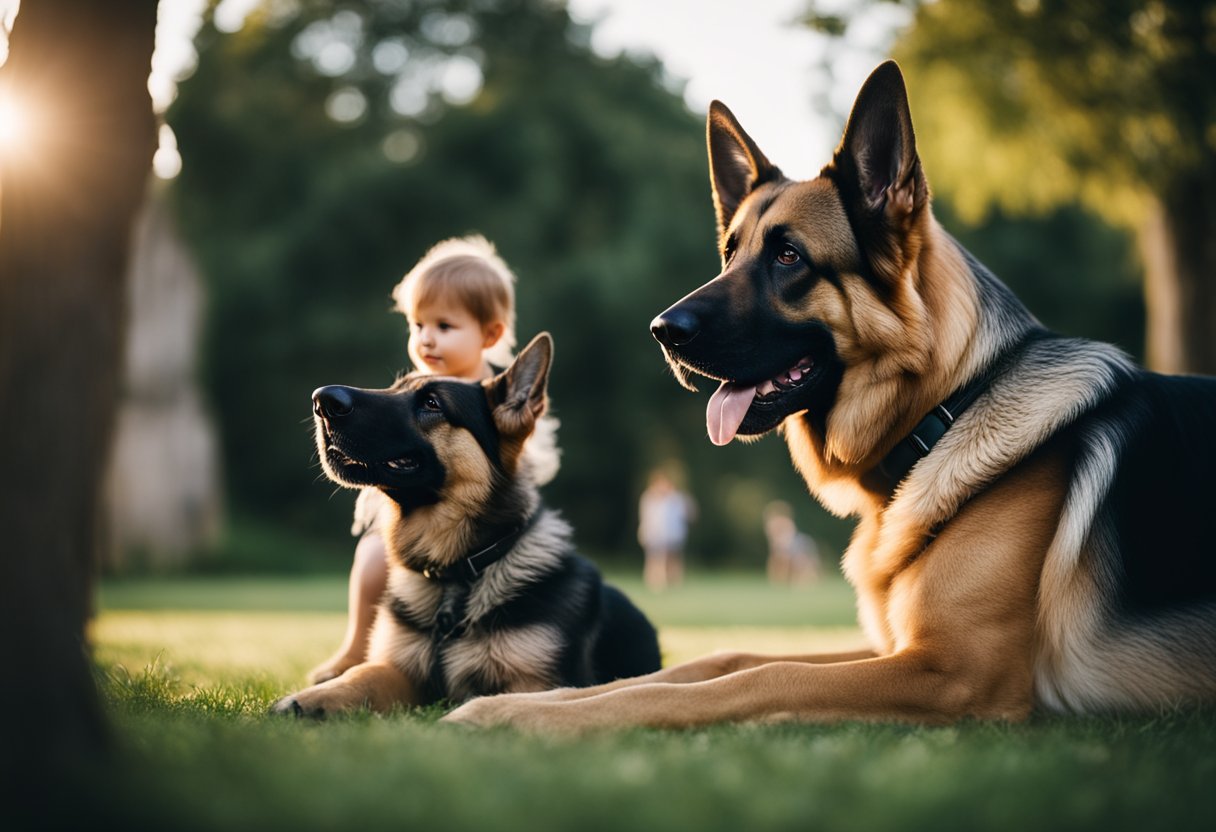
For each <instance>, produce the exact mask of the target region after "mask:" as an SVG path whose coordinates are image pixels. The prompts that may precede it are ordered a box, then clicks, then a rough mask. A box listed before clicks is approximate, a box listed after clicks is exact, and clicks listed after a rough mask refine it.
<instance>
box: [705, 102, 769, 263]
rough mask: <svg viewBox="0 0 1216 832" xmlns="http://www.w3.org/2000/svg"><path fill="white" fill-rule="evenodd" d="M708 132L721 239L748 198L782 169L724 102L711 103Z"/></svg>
mask: <svg viewBox="0 0 1216 832" xmlns="http://www.w3.org/2000/svg"><path fill="white" fill-rule="evenodd" d="M705 132H706V142H707V144H708V145H709V181H710V183H711V185H712V186H713V192H714V211H715V212H716V213H717V217H718V239H719V240H721V239H722V235H723V234H725V233H726V229H727V228H729V227H730V221H731V218H732V217H733V216H734V215H735V211H737V210H739V204H740V203H741V202H743V200H744V198H746V197H747V195H748V194H750V193H751V192H752V191H754V190H755V189H756V188H757V187H759V186H760V185H761V184H763V183H765V182H768V181H771V180H774V179H779V178H780V177H781V171H780V170H779V169H778V168H776V167H774V166H773V164H772V163H771V162H769V160H768V159H767V158H765V156H764V154H763V153H761V152H760V148H758V147H756V143H755V142H754V141H752V137H751V136H749V135H747V133H746V132H744V130H743V128H742V127H740V126H739V121H738V120H737V119H736V118H735V116H734V114H733V113H732V112H731V111H730V110H728V109H727V108H726V105H725V104H723V103H722V102H721V101H712V102H710V105H709V116H708V117H707V118H706V123H705Z"/></svg>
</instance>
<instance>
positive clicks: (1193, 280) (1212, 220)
mask: <svg viewBox="0 0 1216 832" xmlns="http://www.w3.org/2000/svg"><path fill="white" fill-rule="evenodd" d="M1140 249H1141V254H1142V256H1143V258H1144V267H1145V301H1146V305H1147V308H1148V326H1147V331H1146V340H1147V353H1148V356H1147V362H1148V365H1149V367H1150V368H1152V369H1154V370H1157V371H1159V372H1163V373H1202V374H1204V375H1216V171H1212V172H1208V173H1207V175H1202V174H1200V175H1196V176H1193V177H1190V178H1188V179H1186V180H1184V181H1181V182H1176V183H1174V185H1173V186H1171V187H1169V188H1167V189H1166V190H1165V193H1163V194H1161V195H1160V197H1159V198H1158V200H1157V201H1156V202H1155V204H1154V205H1153V206H1152V207H1151V209H1150V210H1149V213H1148V216H1147V217H1146V219H1145V222H1144V225H1143V227H1142V229H1141V233H1140Z"/></svg>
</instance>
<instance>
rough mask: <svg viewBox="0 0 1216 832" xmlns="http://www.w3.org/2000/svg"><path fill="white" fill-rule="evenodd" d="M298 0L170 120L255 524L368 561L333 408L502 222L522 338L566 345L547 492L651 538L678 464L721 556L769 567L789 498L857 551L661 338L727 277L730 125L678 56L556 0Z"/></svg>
mask: <svg viewBox="0 0 1216 832" xmlns="http://www.w3.org/2000/svg"><path fill="white" fill-rule="evenodd" d="M283 8H284V7H282V6H275V5H271V6H268V7H267V8H266V10H264V11H261V12H259V13H257V14H255V16H253V17H252V18H251V19H249V20H248V21H247V22H246V24H245V27H244V29H242V30H241V31H240V32H239V33H234V34H228V33H224V32H220V31H217V30H216V29H215V28H214V27H213V26H211V25H205V26H204V29H203V30H202V32H201V33H200V35H199V37H198V39H197V47H198V50H199V62H198V69H197V71H196V72H195V73H194V75H193V76H192V77H191V78H189V79H188V80H186V81H185V82H183V83H182V85H181V91H180V94H179V97H178V99H177V102H176V103H175V105H174V107H173V108H172V110H171V111H170V113H169V120H170V123H171V124H172V126H173V128H174V130H175V131H176V133H177V135H178V142H179V146H180V149H181V153H182V157H183V163H184V167H183V170H182V173H181V176H180V177H179V178H178V180H176V183H175V187H174V190H175V194H176V199H177V203H178V205H179V208H180V212H181V217H182V221H183V227H184V229H185V230H186V232H187V234H188V236H189V237H190V239H191V240H192V241H193V242H194V245H195V247H196V249H197V251H198V253H199V256H200V262H201V265H202V267H203V270H204V272H205V274H206V278H207V282H208V285H209V287H210V289H211V292H212V295H211V302H210V312H211V316H210V324H209V335H208V343H207V346H206V355H207V359H206V360H207V374H208V384H209V388H210V391H211V398H212V401H213V403H214V407H215V409H216V412H217V414H218V416H219V419H220V425H221V434H222V436H223V442H224V448H225V453H224V456H225V469H226V471H227V473H228V477H229V481H228V484H227V488H226V491H227V493H228V494H229V495H230V498H231V503H232V511H233V515H234V516H235V517H236V520H237V523H238V526H239V525H240V524H242V523H245V524H247V523H248V522H249V521H250V519H251V518H252V519H253V520H254V522H255V523H256V524H261V523H263V522H265V521H270V522H271V523H272V524H276V525H278V526H280V527H287V528H292V529H296V530H307V531H308V532H309V533H310V534H314V535H319V536H322V537H325V538H326V539H328V540H329V541H332V543H333V544H334V546H333V555H334V559H333V561H332V562H333V563H334V564H335V565H337V564H340V563H341V562H342V558H343V557H344V556H348V555H349V538H346V539H345V540H346V542H342V540H341V539H340V538H339V537H338V536H339V535H343V534H344V533H345V529H346V527H347V526H348V524H349V512H350V505H351V500H350V497H349V495H345V494H344V495H342V496H341V497H339V498H336V499H332V500H330V499H327V496H328V495H329V494H331V492H332V491H333V489H332V486H331V485H329V484H328V483H325V482H318V481H316V475H317V473H318V469H317V467H316V465H315V459H314V457H313V453H312V438H311V423H310V419H309V398H308V397H309V393H310V392H311V391H312V389H313V388H315V387H317V386H318V385H320V384H325V383H331V382H337V381H341V382H346V383H354V384H360V385H365V386H383V385H385V384H387V383H389V382H390V381H391V380H392V378H393V375H394V373H395V372H397V371H398V370H400V369H402V368H404V367H405V365H406V358H405V336H406V328H405V325H404V320H403V319H402V318H401V317H400V316H398V315H393V314H389V311H388V310H389V307H390V301H389V296H388V293H389V290H390V288H391V287H392V285H393V284H394V283H395V282H396V281H397V280H398V279H399V278H400V277H401V275H402V274H403V273H404V272H405V270H406V269H407V268H409V266H410V265H412V264H413V262H414V261H415V260H417V258H418V257H419V256H420V255H421V254H422V253H423V252H424V251H425V250H426V248H427V247H428V246H429V245H431V244H432V243H433V242H435V241H436V240H438V239H441V238H443V237H446V236H450V235H453V234H462V233H467V232H469V231H479V232H481V233H484V234H486V235H487V236H488V237H489V238H490V239H492V240H494V241H495V242H496V243H497V244H498V246H499V249H500V251H501V252H502V253H503V255H504V257H505V258H506V260H507V261H508V262H509V263H510V264H511V265H512V266H513V267H514V269H515V270H516V271H517V273H518V275H519V293H518V297H519V335H520V338H521V339H522V340H526V339H527V338H529V337H530V336H531V335H532V334H534V333H535V332H537V331H538V330H541V329H547V330H550V331H551V332H553V334H554V336H555V339H556V344H557V353H556V361H555V365H554V375H553V380H552V394H553V396H552V398H553V402H554V404H555V408H556V414H557V416H558V417H559V418H560V419H561V420H562V428H561V431H560V434H559V441H560V443H561V446H562V448H563V453H564V456H563V467H562V472H561V474H560V475H559V476H558V478H557V480H556V481H555V482H554V484H553V485H552V486H551V487H550V488H549V490H548V491H549V494H548V496H549V499H550V502H551V503H553V504H555V505H556V506H557V507H559V508H561V509H562V510H563V511H564V512H565V513H566V514H567V515H568V516H569V517H570V519H571V520H572V521H573V522H574V525H575V527H576V528H577V529H578V532H579V540H580V541H581V542H582V543H583V545H585V546H589V547H590V548H591V549H592V550H593V551H595V552H600V553H603V552H627V551H637V543H636V539H635V529H636V505H637V503H636V501H637V496H638V494H639V493H640V491H641V488H642V486H643V485H644V483H645V480H646V476H647V472H648V468H649V467H650V466H651V465H654V464H657V463H661V462H663V461H665V460H667V459H669V458H674V459H678V460H679V461H680V463H681V464H682V466H683V468H684V472H685V474H686V476H687V480H688V485H689V486H690V487H691V489H692V490H693V492H694V493H695V495H696V498H697V500H698V501H699V502H700V503H701V505H702V507H703V509H704V511H703V513H702V517H703V520H702V521H701V522H700V523H699V524H698V525H697V527H696V528H695V529H694V538H693V540H692V542H691V544H690V551H692V552H694V553H695V554H696V555H698V556H703V557H707V558H709V559H711V560H719V561H721V560H724V559H728V558H732V559H736V560H738V561H740V562H744V561H747V560H748V559H749V557H750V558H751V559H752V561H753V562H754V563H756V564H759V563H761V562H762V552H763V551H764V549H763V537H762V533H761V529H760V523H759V519H758V518H759V517H760V511H761V508H762V507H763V504H764V502H765V501H766V500H768V499H772V498H774V497H778V496H781V497H785V498H786V499H788V500H790V501H791V502H794V503H797V504H798V505H799V510H800V512H801V513H802V516H800V522H802V523H803V526H804V527H807V526H810V527H812V528H813V529H814V530H815V531H816V533H817V534H819V535H820V536H821V537H823V536H827V537H828V539H829V540H830V541H831V542H832V543H833V544H834V545H836V546H838V545H839V544H841V543H843V540H844V537H845V535H846V534H847V531H845V528H846V527H844V526H843V525H841V524H834V523H833V522H832V521H831V520H829V519H828V518H826V516H825V515H823V513H822V512H820V511H818V510H817V509H816V508H814V507H812V505H811V501H809V500H807V499H805V498H804V497H803V496H802V495H804V494H805V488H804V486H803V485H802V484H801V482H800V481H799V480H798V478H797V475H796V474H795V473H794V472H793V470H792V467H791V466H790V464H789V461H788V457H787V455H786V452H785V448H784V446H783V444H782V443H781V442H780V441H779V440H778V439H776V438H775V437H773V438H770V439H766V440H764V441H762V442H761V443H759V445H758V446H757V447H746V448H745V447H731V448H725V449H715V448H713V447H712V446H711V445H710V444H709V443H708V442H707V441H706V440H705V437H704V428H703V425H704V407H705V398H706V396H707V395H708V391H706V393H705V394H704V395H702V396H692V395H689V394H688V393H686V392H684V391H682V390H680V389H679V387H678V386H677V385H676V384H675V383H674V382H673V381H672V380H671V378H670V376H669V373H668V372H667V371H666V369H665V367H664V365H663V362H662V359H661V357H660V354H659V350H658V348H657V346H656V345H655V344H654V342H653V339H652V338H651V337H650V334H649V331H648V326H649V322H650V319H651V318H652V317H653V316H654V315H656V314H657V313H658V312H660V311H662V310H663V309H664V308H665V307H666V306H667V305H669V304H670V303H672V302H674V301H675V300H676V299H678V298H679V297H680V296H681V295H683V294H684V293H686V292H688V291H691V290H692V289H693V288H694V287H695V286H697V285H699V284H700V283H702V282H703V281H704V280H706V279H708V278H709V277H712V276H713V275H714V274H716V273H717V270H718V263H717V258H716V255H715V250H714V241H713V233H714V230H713V212H712V206H711V203H710V200H709V186H708V177H707V167H706V160H705V149H704V147H705V139H704V117H703V116H702V115H700V114H693V113H690V112H689V111H688V110H687V108H686V107H685V105H684V103H683V100H682V98H681V96H680V92H679V89H678V88H677V87H675V86H674V85H673V84H672V83H671V82H670V80H668V79H666V78H665V76H664V75H663V73H662V69H661V67H660V66H659V65H658V64H656V63H654V62H653V61H645V60H640V61H635V60H630V59H625V58H616V59H612V60H606V59H604V58H601V57H599V56H597V55H595V54H594V53H592V52H591V50H590V48H589V46H588V43H589V40H590V38H589V31H588V30H587V28H586V27H581V26H577V25H575V24H573V23H572V22H571V20H570V18H569V16H568V15H567V13H566V11H565V9H564V8H563V7H562V6H560V5H559V4H554V3H550V2H546V1H545V0H492V1H491V2H461V1H460V0H440V1H438V2H429V3H411V4H395V3H336V4H335V3H328V2H306V3H298V4H294V5H293V6H292V7H291V8H290V9H289V10H288V11H286V12H284V11H282V9H283ZM276 9H278V10H279V11H276ZM639 560H640V554H639Z"/></svg>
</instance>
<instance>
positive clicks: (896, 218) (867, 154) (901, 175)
mask: <svg viewBox="0 0 1216 832" xmlns="http://www.w3.org/2000/svg"><path fill="white" fill-rule="evenodd" d="M832 166H833V167H834V168H835V169H836V172H837V174H838V175H837V177H835V178H836V182H837V185H838V186H839V187H840V189H841V196H842V197H843V199H844V201H845V204H846V206H848V208H849V213H850V214H851V215H852V216H853V217H854V218H855V221H856V222H858V223H862V224H870V225H871V226H875V225H876V226H877V228H876V229H874V230H878V231H888V230H892V231H903V232H905V233H906V232H907V231H908V230H909V229H910V228H911V226H912V223H913V222H914V221H915V220H916V219H917V218H918V217H920V216H921V214H922V213H923V210H924V208H925V206H926V205H927V204H928V202H929V186H928V183H927V181H926V180H925V175H924V172H923V171H922V170H921V164H920V157H919V156H918V155H917V153H916V136H915V134H914V133H913V132H912V113H911V110H910V109H909V107H908V90H907V87H906V86H905V85H904V76H903V73H902V72H900V71H899V65H898V64H896V63H895V61H887V62H885V63H883V64H882V65H880V66H879V67H878V68H877V69H875V70H874V71H873V72H872V73H870V77H869V78H867V79H866V82H865V84H863V85H862V87H861V92H859V93H857V100H856V101H855V102H854V103H853V111H852V112H851V113H850V114H849V122H848V124H847V125H846V126H845V130H844V138H842V139H841V140H840V147H838V148H837V149H836V155H835V157H834V158H833V160H832Z"/></svg>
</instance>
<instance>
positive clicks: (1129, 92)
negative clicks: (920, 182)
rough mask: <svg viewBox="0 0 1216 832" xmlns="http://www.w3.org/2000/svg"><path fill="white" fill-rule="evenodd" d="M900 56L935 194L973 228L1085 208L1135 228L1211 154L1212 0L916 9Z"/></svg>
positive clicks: (1215, 67)
mask: <svg viewBox="0 0 1216 832" xmlns="http://www.w3.org/2000/svg"><path fill="white" fill-rule="evenodd" d="M911 5H914V6H915V7H916V15H915V19H914V22H913V24H912V26H911V27H910V28H909V29H908V30H907V32H906V33H905V34H904V35H903V36H902V37H901V38H900V39H899V41H898V43H897V45H896V48H895V51H894V55H895V57H896V58H898V59H899V60H900V61H901V64H902V65H903V67H904V70H905V72H906V74H907V76H908V80H909V85H910V88H911V90H912V109H913V116H914V118H915V120H916V123H917V128H918V132H919V133H920V134H921V135H926V134H927V135H931V136H933V137H934V141H933V142H931V143H929V144H927V145H926V146H925V147H924V149H923V150H922V156H923V158H924V159H925V162H926V167H927V169H928V170H929V172H930V177H931V180H932V181H933V182H935V184H936V185H937V186H938V187H940V188H942V189H943V190H945V191H947V192H949V194H950V195H951V197H952V198H953V199H954V200H955V202H956V205H957V207H958V209H959V211H960V213H961V214H963V215H964V216H965V217H967V218H968V219H972V220H974V219H976V218H978V217H980V216H981V215H982V213H983V212H984V210H985V209H986V208H987V206H988V205H990V204H993V203H995V204H998V205H1001V206H1004V207H1006V208H1008V209H1011V210H1014V211H1023V212H1024V211H1028V210H1032V211H1042V210H1044V209H1046V208H1049V207H1051V206H1055V205H1060V204H1070V203H1072V202H1074V201H1076V200H1077V199H1078V197H1080V198H1081V199H1083V200H1084V202H1085V203H1086V204H1087V205H1088V206H1089V207H1090V208H1092V209H1093V210H1095V211H1098V212H1099V213H1101V214H1102V215H1104V216H1105V217H1107V218H1108V219H1112V220H1118V221H1123V222H1135V221H1138V220H1139V219H1140V218H1141V216H1142V214H1143V211H1144V204H1143V203H1144V198H1145V197H1146V196H1148V195H1152V194H1162V193H1164V192H1166V191H1167V190H1169V189H1170V188H1172V187H1174V186H1175V185H1176V184H1177V183H1178V182H1180V181H1184V180H1185V179H1186V178H1187V177H1189V176H1192V175H1193V174H1194V173H1195V171H1197V170H1210V169H1211V168H1212V159H1213V152H1214V151H1216V87H1214V86H1213V84H1212V78H1213V77H1216V3H1212V2H1211V0H1186V1H1185V2H1169V3H1165V2H1160V0H1117V2H1081V3H1062V2H1056V1H1055V0H1000V1H999V2H986V3H972V2H966V0H939V2H933V3H919V2H916V3H912V4H911Z"/></svg>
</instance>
